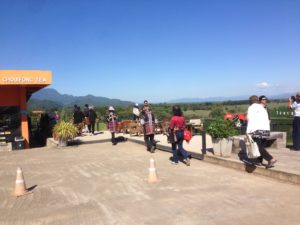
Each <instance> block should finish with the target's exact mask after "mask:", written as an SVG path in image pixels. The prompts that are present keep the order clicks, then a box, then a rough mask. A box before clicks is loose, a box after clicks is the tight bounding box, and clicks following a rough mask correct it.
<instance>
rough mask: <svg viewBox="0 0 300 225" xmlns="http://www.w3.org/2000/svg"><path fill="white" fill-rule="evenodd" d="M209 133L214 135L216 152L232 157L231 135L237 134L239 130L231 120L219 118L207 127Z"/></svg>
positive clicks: (216, 153)
mask: <svg viewBox="0 0 300 225" xmlns="http://www.w3.org/2000/svg"><path fill="white" fill-rule="evenodd" d="M206 131H207V133H208V134H210V136H211V137H212V143H213V148H214V154H215V155H219V156H223V157H230V155H231V150H232V143H233V141H232V139H231V138H230V137H231V136H234V135H237V133H238V132H237V130H236V129H235V128H234V124H233V122H232V121H231V120H224V119H217V120H215V121H213V122H212V123H211V124H210V125H209V126H208V128H207V130H206Z"/></svg>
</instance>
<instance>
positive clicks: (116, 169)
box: [0, 134, 300, 225]
mask: <svg viewBox="0 0 300 225" xmlns="http://www.w3.org/2000/svg"><path fill="white" fill-rule="evenodd" d="M108 138H109V136H108V135H107V134H99V135H96V136H93V137H84V138H83V140H84V142H85V144H82V145H78V146H70V147H65V148H57V147H48V148H41V149H31V150H20V151H13V152H1V153H0V163H1V167H0V180H1V181H0V182H1V186H0V215H1V216H0V225H17V224H18V225H23V224H24V225H27V224H30V225H40V224H43V225H49V224H51V225H59V224H63V225H73V224H74V225H95V224H97V225H98V224H99V225H102V224H104V225H119V224H120V225H142V224H144V225H146V224H147V225H152V224H153V225H165V224H168V225H173V224H174V225H175V224H176V225H177V224H178V225H182V224H184V225H202V224H203V225H219V224H224V225H248V224H249V225H253V224H256V225H260V224H262V225H265V224H268V225H277V224H278V225H281V224H289V225H296V224H297V225H298V224H299V221H300V214H299V208H300V188H299V186H298V185H294V184H290V183H287V182H278V181H277V180H275V179H270V178H268V177H262V176H254V175H253V174H248V173H244V172H241V171H237V170H233V169H229V168H226V167H222V166H216V165H214V164H211V163H206V162H205V160H204V161H203V160H196V159H192V160H191V163H192V164H191V166H190V167H187V166H185V165H184V164H183V163H180V164H179V165H178V166H174V165H172V164H171V163H170V160H169V158H170V157H171V154H170V153H169V152H165V151H157V152H155V153H154V154H150V153H149V152H147V151H146V150H145V148H144V146H142V145H139V144H135V143H132V142H131V141H127V142H123V143H118V145H116V146H112V145H111V143H109V142H103V143H102V142H101V140H107V139H108ZM99 141H100V142H99ZM150 157H153V158H154V159H155V163H156V170H157V174H158V176H159V178H160V180H161V181H160V182H159V183H157V184H148V183H147V182H146V181H145V179H146V178H147V176H148V167H149V159H150ZM18 166H21V167H22V169H23V174H24V176H25V181H26V184H27V187H34V188H33V194H29V195H25V196H22V197H18V198H15V197H12V196H11V192H12V191H13V189H14V182H15V177H16V168H17V167H18Z"/></svg>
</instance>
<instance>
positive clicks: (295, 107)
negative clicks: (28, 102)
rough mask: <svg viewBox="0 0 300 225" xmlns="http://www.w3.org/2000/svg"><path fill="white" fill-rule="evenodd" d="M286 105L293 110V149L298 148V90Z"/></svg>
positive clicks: (299, 100)
mask: <svg viewBox="0 0 300 225" xmlns="http://www.w3.org/2000/svg"><path fill="white" fill-rule="evenodd" d="M288 107H289V108H290V109H293V110H294V119H293V133H292V138H293V149H294V150H296V151H299V150H300V91H298V92H297V93H296V98H295V97H291V98H289V102H288Z"/></svg>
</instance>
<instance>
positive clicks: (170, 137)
mask: <svg viewBox="0 0 300 225" xmlns="http://www.w3.org/2000/svg"><path fill="white" fill-rule="evenodd" d="M167 139H168V143H171V144H173V143H175V142H176V141H177V137H176V134H175V133H174V131H173V130H172V129H171V128H168V131H167Z"/></svg>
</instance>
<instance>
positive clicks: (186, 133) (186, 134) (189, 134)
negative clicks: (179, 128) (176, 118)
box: [183, 128, 192, 143]
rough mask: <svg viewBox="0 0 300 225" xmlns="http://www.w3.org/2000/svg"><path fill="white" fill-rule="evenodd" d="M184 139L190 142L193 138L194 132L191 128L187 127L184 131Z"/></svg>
mask: <svg viewBox="0 0 300 225" xmlns="http://www.w3.org/2000/svg"><path fill="white" fill-rule="evenodd" d="M183 139H184V140H185V141H186V142H187V143H189V142H190V140H191V139H192V132H191V131H190V130H189V129H187V128H185V129H184V131H183Z"/></svg>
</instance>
